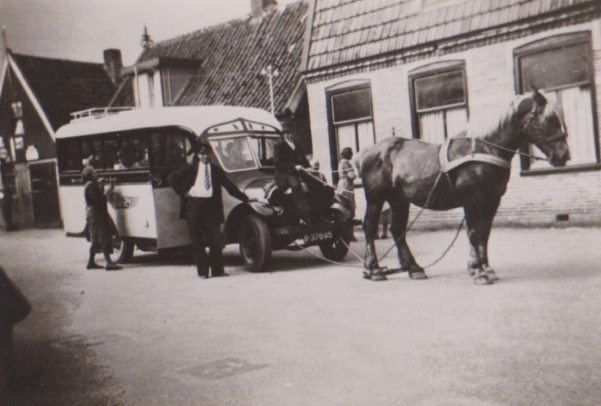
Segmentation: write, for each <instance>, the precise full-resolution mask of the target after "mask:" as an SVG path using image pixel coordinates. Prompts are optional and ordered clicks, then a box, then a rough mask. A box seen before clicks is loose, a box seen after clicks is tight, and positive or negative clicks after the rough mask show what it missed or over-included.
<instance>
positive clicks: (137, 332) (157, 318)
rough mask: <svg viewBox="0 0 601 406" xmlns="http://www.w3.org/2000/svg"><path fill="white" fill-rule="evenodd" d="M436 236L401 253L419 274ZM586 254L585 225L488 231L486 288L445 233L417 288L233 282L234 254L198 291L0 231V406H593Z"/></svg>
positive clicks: (350, 282)
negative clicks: (5, 331) (6, 381)
mask: <svg viewBox="0 0 601 406" xmlns="http://www.w3.org/2000/svg"><path fill="white" fill-rule="evenodd" d="M452 237H453V231H439V232H429V233H426V232H414V233H412V234H411V235H410V237H409V243H410V244H411V245H412V248H413V251H414V254H415V256H416V258H417V260H418V261H419V262H421V263H423V264H427V263H429V262H431V261H433V260H434V259H436V257H437V256H438V255H439V254H440V253H441V252H442V251H443V250H444V248H445V247H446V246H447V244H448V243H449V242H450V241H451V239H452ZM359 238H360V239H361V237H359ZM600 242H601V230H600V229H592V228H591V229H580V228H568V229H547V230H530V229H526V230H510V229H496V230H493V235H492V238H491V243H490V257H491V261H492V265H493V266H494V267H495V269H496V270H497V273H498V275H499V276H500V278H501V281H500V282H498V283H496V284H494V285H492V286H475V285H474V284H473V283H472V282H471V279H470V278H469V277H468V276H467V273H466V272H465V265H466V263H467V242H466V237H465V234H463V233H462V234H461V236H460V237H459V239H458V241H457V242H456V244H455V247H454V248H453V249H452V250H451V251H450V252H449V254H448V255H447V257H445V258H444V260H442V261H441V262H440V263H438V264H437V265H435V266H434V267H432V268H431V269H429V270H428V275H429V276H430V279H429V280H427V281H411V280H409V278H408V276H407V275H406V274H397V275H393V276H391V277H390V279H389V280H388V281H387V282H379V283H375V282H370V281H367V280H364V279H362V278H361V271H360V270H359V269H356V268H351V267H347V268H343V267H336V266H331V265H325V266H324V265H323V264H322V263H321V262H319V261H318V260H317V259H315V258H313V257H312V256H310V255H308V254H306V253H303V252H293V253H290V252H286V253H276V254H275V257H274V261H273V267H272V272H267V273H262V274H251V273H247V272H245V271H244V270H243V269H242V267H241V263H240V259H239V258H238V255H237V250H236V248H228V250H227V251H226V264H227V266H228V271H229V272H230V273H231V274H232V276H231V277H229V278H220V279H209V280H206V281H202V280H200V279H199V278H197V277H196V276H195V272H194V270H193V269H192V268H191V267H190V266H189V265H187V264H182V263H177V262H165V261H164V260H161V259H159V258H158V257H157V256H154V255H142V256H139V257H136V261H135V263H134V264H131V265H129V266H127V267H126V268H125V269H124V270H122V271H118V272H105V271H103V270H94V271H85V270H84V265H85V261H86V253H87V248H88V246H87V243H86V242H85V241H82V240H78V239H68V238H65V237H63V233H62V231H60V230H26V231H20V232H16V233H10V234H6V233H4V232H3V231H0V254H1V256H0V263H1V264H2V265H3V266H4V267H5V268H6V269H7V271H8V273H9V275H11V277H12V278H13V280H14V281H15V282H17V283H18V284H19V286H20V287H21V289H22V290H23V291H24V292H25V294H26V295H27V296H28V297H29V299H30V300H31V302H32V304H33V306H34V310H33V312H32V313H31V315H30V316H29V317H28V318H27V319H26V320H25V321H24V322H22V323H20V324H19V325H17V327H16V330H15V340H16V355H17V361H18V365H19V367H20V370H19V376H20V379H19V382H18V386H17V388H16V390H15V391H14V392H13V393H12V394H9V395H6V394H0V404H6V405H19V406H24V405H44V406H53V405H61V406H62V405H82V406H83V405H86V406H89V405H103V406H107V405H112V406H115V405H123V406H130V405H143V406H154V405H178V406H179V405H203V406H205V405H207V406H212V405H215V406H221V405H240V406H247V405H250V406H254V405H256V406H281V405H293V406H296V405H299V406H301V405H302V406H305V405H327V406H331V405H344V406H346V405H350V406H354V405H356V406H365V405H370V406H371V405H407V406H443V405H445V406H450V405H453V406H501V405H507V406H509V405H511V406H522V405H523V406H532V405H545V406H553V405H557V406H566V405H574V406H587V405H590V406H593V405H595V406H597V405H600V404H601V344H599V343H600V342H601V340H600V339H599V337H600V336H601V334H600V333H601V323H599V320H600V313H601V295H600V294H599V292H600V291H601V290H600V287H601V270H600V269H599V262H600V260H601V250H600V249H599V246H600V245H599V243H600ZM390 243H391V241H390V240H384V241H379V242H378V247H379V252H380V253H382V252H383V251H385V250H386V248H388V246H389V244H390ZM353 248H354V249H355V250H356V251H357V252H358V254H359V255H362V254H363V247H362V243H361V241H360V242H359V243H356V244H355V245H354V246H353ZM394 255H395V254H394V253H392V254H391V255H389V257H388V258H387V260H386V261H387V263H389V264H390V265H391V266H392V265H393V264H394V263H395V258H394ZM172 261H173V260H172ZM347 262H348V264H351V265H354V264H357V260H356V259H355V258H354V257H352V256H351V255H349V256H348V257H347Z"/></svg>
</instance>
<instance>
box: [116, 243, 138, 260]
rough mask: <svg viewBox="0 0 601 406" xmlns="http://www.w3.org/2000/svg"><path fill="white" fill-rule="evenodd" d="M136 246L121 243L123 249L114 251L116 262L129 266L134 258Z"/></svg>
mask: <svg viewBox="0 0 601 406" xmlns="http://www.w3.org/2000/svg"><path fill="white" fill-rule="evenodd" d="M135 247H136V244H134V243H133V242H131V241H121V248H120V249H118V250H113V255H114V259H115V262H117V263H119V264H127V263H128V262H130V261H131V259H132V257H133V256H134V248H135Z"/></svg>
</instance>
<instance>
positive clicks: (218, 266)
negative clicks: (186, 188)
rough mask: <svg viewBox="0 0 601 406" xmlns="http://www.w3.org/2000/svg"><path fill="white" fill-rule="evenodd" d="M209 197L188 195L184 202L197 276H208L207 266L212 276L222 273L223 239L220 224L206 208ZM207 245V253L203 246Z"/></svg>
mask: <svg viewBox="0 0 601 406" xmlns="http://www.w3.org/2000/svg"><path fill="white" fill-rule="evenodd" d="M209 204H210V199H205V198H202V197H188V198H187V202H186V221H187V222H188V230H189V232H190V239H191V240H192V250H193V252H194V259H195V261H196V267H197V268H198V276H206V277H208V276H209V267H210V268H211V273H212V276H220V275H223V273H224V269H223V258H222V251H223V241H222V238H221V228H220V224H219V223H217V222H216V221H215V216H211V214H210V213H212V211H211V210H208V205H209ZM206 246H208V247H209V255H208V256H207V253H206V251H205V247H206Z"/></svg>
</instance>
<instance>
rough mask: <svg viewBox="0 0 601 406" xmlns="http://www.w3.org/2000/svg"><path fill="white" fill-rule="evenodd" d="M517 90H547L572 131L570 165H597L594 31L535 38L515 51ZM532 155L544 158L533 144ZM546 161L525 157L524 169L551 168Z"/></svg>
mask: <svg viewBox="0 0 601 406" xmlns="http://www.w3.org/2000/svg"><path fill="white" fill-rule="evenodd" d="M514 68H515V75H516V85H517V92H518V93H520V94H523V93H526V92H529V91H530V90H531V89H532V88H537V89H540V90H544V91H545V94H546V96H547V98H548V99H551V100H553V101H555V102H557V104H558V105H559V107H560V108H561V110H562V112H563V116H564V121H565V124H566V127H567V131H568V138H567V141H568V145H569V147H570V156H571V160H570V161H568V164H567V165H568V166H574V165H583V164H584V165H586V164H596V163H598V162H599V156H598V136H597V132H596V123H595V114H594V111H595V104H594V100H595V94H594V88H595V86H594V81H593V67H592V52H591V37H590V33H575V34H565V35H560V36H555V37H551V38H546V39H543V40H539V41H535V42H532V43H530V44H527V45H524V46H522V47H520V48H517V49H515V50H514ZM529 152H530V154H532V155H534V156H540V157H544V155H543V153H542V152H540V151H539V150H538V148H536V147H534V146H531V147H530V151H529ZM547 168H551V165H550V164H549V163H548V162H546V161H535V160H531V159H529V158H527V157H526V158H524V157H523V158H522V169H524V170H529V169H547Z"/></svg>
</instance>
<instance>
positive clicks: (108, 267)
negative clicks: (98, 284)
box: [104, 262, 123, 271]
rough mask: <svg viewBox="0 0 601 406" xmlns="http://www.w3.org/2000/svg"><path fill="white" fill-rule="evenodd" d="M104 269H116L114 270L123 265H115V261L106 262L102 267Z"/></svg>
mask: <svg viewBox="0 0 601 406" xmlns="http://www.w3.org/2000/svg"><path fill="white" fill-rule="evenodd" d="M104 269H106V270H107V271H116V270H118V269H123V267H122V266H120V265H117V264H116V263H114V262H111V263H110V264H107V265H106V266H105V267H104Z"/></svg>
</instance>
